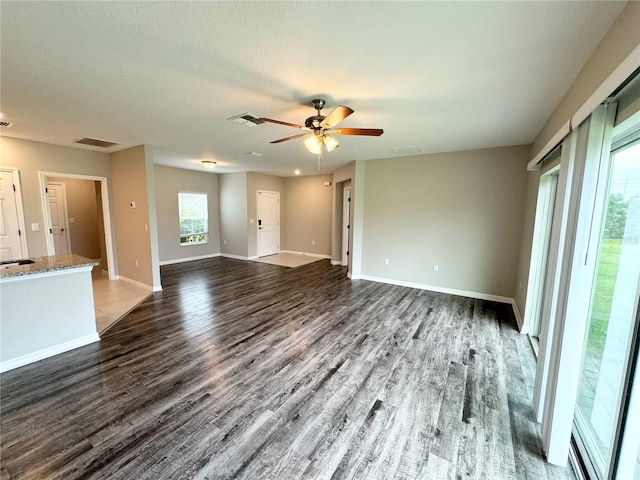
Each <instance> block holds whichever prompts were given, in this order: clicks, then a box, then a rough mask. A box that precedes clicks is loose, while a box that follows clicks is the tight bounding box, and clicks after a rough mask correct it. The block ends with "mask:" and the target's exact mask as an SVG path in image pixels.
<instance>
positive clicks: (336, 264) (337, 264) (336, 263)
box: [331, 260, 342, 267]
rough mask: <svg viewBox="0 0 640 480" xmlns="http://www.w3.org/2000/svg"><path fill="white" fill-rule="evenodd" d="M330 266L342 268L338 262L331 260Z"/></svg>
mask: <svg viewBox="0 0 640 480" xmlns="http://www.w3.org/2000/svg"><path fill="white" fill-rule="evenodd" d="M331 265H333V266H334V267H335V266H338V267H341V266H342V262H341V261H339V260H331Z"/></svg>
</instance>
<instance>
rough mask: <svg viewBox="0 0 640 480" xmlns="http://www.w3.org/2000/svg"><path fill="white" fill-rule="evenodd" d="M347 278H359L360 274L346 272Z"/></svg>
mask: <svg viewBox="0 0 640 480" xmlns="http://www.w3.org/2000/svg"><path fill="white" fill-rule="evenodd" d="M347 278H349V279H351V280H360V279H361V278H362V277H361V276H360V275H353V274H351V273H349V272H347Z"/></svg>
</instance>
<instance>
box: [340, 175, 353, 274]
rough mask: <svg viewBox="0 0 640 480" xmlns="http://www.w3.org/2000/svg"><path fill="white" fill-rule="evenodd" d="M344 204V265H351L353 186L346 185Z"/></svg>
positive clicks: (343, 196)
mask: <svg viewBox="0 0 640 480" xmlns="http://www.w3.org/2000/svg"><path fill="white" fill-rule="evenodd" d="M342 198H343V206H342V265H343V266H345V267H346V266H348V265H349V229H350V228H351V225H350V223H351V222H350V220H349V219H350V218H351V187H345V189H344V194H343V195H342Z"/></svg>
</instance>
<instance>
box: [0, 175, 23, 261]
mask: <svg viewBox="0 0 640 480" xmlns="http://www.w3.org/2000/svg"><path fill="white" fill-rule="evenodd" d="M0 171H3V172H9V173H11V181H12V182H13V186H14V188H15V190H14V198H15V201H16V214H17V216H18V228H19V229H20V231H21V232H22V233H23V235H20V248H21V249H22V257H23V258H29V249H28V246H27V226H26V224H25V222H24V207H23V205H22V187H21V185H20V171H19V170H18V169H17V168H11V167H2V168H0Z"/></svg>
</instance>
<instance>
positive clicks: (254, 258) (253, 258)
mask: <svg viewBox="0 0 640 480" xmlns="http://www.w3.org/2000/svg"><path fill="white" fill-rule="evenodd" d="M259 258H260V257H259V256H257V255H256V256H255V257H247V260H257V259H259Z"/></svg>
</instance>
